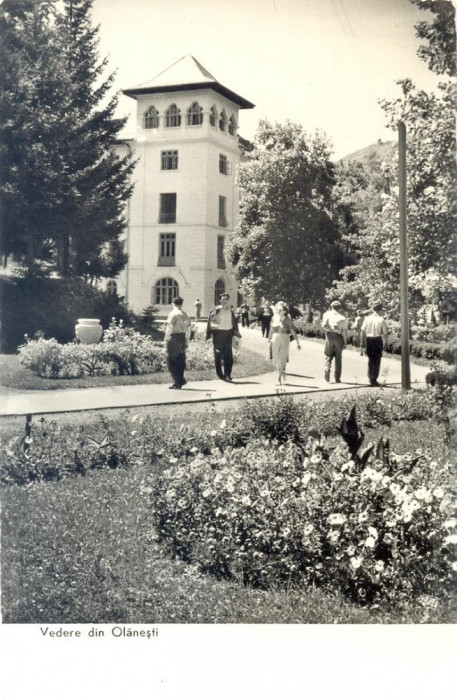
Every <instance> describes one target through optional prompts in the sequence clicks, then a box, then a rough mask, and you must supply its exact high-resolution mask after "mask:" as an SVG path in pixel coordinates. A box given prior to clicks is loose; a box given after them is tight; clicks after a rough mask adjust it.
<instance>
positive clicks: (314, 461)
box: [310, 455, 322, 464]
mask: <svg viewBox="0 0 457 700" xmlns="http://www.w3.org/2000/svg"><path fill="white" fill-rule="evenodd" d="M310 461H311V464H320V462H321V461H322V459H321V457H320V455H312V457H311V460H310Z"/></svg>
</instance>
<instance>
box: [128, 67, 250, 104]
mask: <svg viewBox="0 0 457 700" xmlns="http://www.w3.org/2000/svg"><path fill="white" fill-rule="evenodd" d="M202 89H210V90H214V91H215V92H218V93H219V94H221V95H224V97H226V98H227V99H229V100H231V101H232V102H234V103H235V104H237V105H238V106H239V107H240V108H241V109H252V108H253V107H254V105H253V104H252V102H249V101H248V100H245V99H244V97H241V96H240V95H237V94H236V93H235V92H233V91H232V90H229V89H228V88H226V87H224V86H223V85H221V84H220V83H218V81H217V80H216V78H215V77H214V76H213V75H211V73H210V72H209V71H207V70H206V68H204V67H203V66H202V64H201V63H199V62H198V61H197V59H196V58H194V57H193V56H191V55H190V54H187V55H186V56H183V57H182V58H180V59H179V61H176V63H173V65H171V66H169V67H168V68H166V69H165V70H163V71H162V72H161V73H158V75H156V76H155V77H154V78H152V79H151V80H149V81H148V82H146V83H142V84H141V85H138V86H137V87H134V88H128V89H127V90H123V91H122V92H123V93H124V95H127V96H128V97H133V98H134V99H136V98H137V96H138V95H153V94H155V93H164V92H178V91H181V90H186V91H187V90H202Z"/></svg>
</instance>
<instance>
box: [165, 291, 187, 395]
mask: <svg viewBox="0 0 457 700" xmlns="http://www.w3.org/2000/svg"><path fill="white" fill-rule="evenodd" d="M183 303H184V301H183V299H181V297H175V298H174V299H173V308H172V310H171V311H170V313H169V314H168V318H167V326H166V330H165V344H166V349H167V365H168V371H169V372H170V374H171V378H172V380H173V384H172V385H171V386H170V387H169V388H170V389H181V388H182V387H183V386H184V384H187V382H186V380H185V379H184V370H185V369H186V347H187V334H188V330H189V329H190V319H189V316H188V315H187V314H186V312H185V311H183V310H182V305H183Z"/></svg>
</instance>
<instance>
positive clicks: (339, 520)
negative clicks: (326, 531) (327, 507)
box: [327, 513, 347, 525]
mask: <svg viewBox="0 0 457 700" xmlns="http://www.w3.org/2000/svg"><path fill="white" fill-rule="evenodd" d="M346 520H347V518H346V516H345V515H343V514H342V513H332V514H331V515H329V516H328V518H327V522H328V523H329V524H330V525H344V523H345V522H346Z"/></svg>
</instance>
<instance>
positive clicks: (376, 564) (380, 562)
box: [374, 559, 384, 572]
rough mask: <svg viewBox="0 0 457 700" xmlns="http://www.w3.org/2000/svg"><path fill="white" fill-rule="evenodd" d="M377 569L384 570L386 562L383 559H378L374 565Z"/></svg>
mask: <svg viewBox="0 0 457 700" xmlns="http://www.w3.org/2000/svg"><path fill="white" fill-rule="evenodd" d="M374 568H375V571H379V572H381V571H383V570H384V562H383V561H382V560H381V559H378V560H377V561H376V563H375V565H374Z"/></svg>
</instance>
